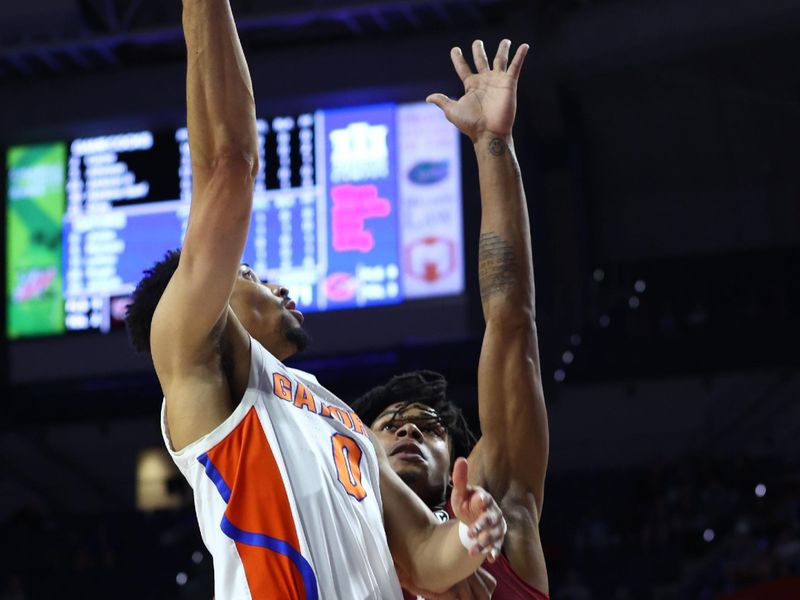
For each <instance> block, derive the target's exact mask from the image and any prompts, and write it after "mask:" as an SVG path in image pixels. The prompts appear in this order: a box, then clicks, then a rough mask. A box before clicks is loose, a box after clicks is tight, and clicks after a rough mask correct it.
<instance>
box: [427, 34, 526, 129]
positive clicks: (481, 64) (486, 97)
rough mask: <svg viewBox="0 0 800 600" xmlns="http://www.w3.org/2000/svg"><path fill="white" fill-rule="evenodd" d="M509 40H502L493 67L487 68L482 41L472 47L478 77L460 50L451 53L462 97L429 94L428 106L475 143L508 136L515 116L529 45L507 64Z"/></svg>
mask: <svg viewBox="0 0 800 600" xmlns="http://www.w3.org/2000/svg"><path fill="white" fill-rule="evenodd" d="M510 48H511V41H510V40H503V41H501V42H500V46H499V48H498V49H497V54H496V55H495V57H494V63H493V64H492V66H491V67H490V66H489V59H488V57H487V56H486V49H485V48H484V47H483V42H482V41H481V40H475V41H474V42H473V43H472V57H473V60H474V61H475V68H476V70H477V73H473V72H472V69H471V68H470V66H469V64H468V63H467V61H466V59H465V58H464V54H463V53H462V52H461V49H460V48H453V49H452V50H451V51H450V58H451V59H452V61H453V66H454V67H455V69H456V73H457V74H458V76H459V77H460V78H461V81H462V82H463V83H464V95H463V96H462V97H461V98H460V99H458V100H451V99H450V98H448V97H447V96H445V95H444V94H431V95H430V96H428V98H427V102H430V103H431V104H435V105H436V106H438V107H439V108H441V109H442V110H443V111H444V114H445V116H446V117H447V120H448V121H450V122H451V123H452V124H453V125H455V126H456V127H458V128H459V129H460V130H461V132H462V133H464V134H466V135H467V136H469V138H470V139H471V140H472V141H473V142H476V141H477V140H478V139H479V138H480V137H481V136H482V135H483V134H489V135H492V136H494V137H499V138H501V139H504V140H505V139H507V138H508V137H509V136H510V135H511V129H512V127H513V125H514V118H515V116H516V113H517V81H518V80H519V74H520V71H521V70H522V64H523V63H524V62H525V56H526V55H527V54H528V49H529V46H528V44H522V45H521V46H520V47H519V48H517V51H516V53H515V54H514V58H513V59H512V61H511V63H510V64H509V62H508V56H509V50H510Z"/></svg>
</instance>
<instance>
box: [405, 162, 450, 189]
mask: <svg viewBox="0 0 800 600" xmlns="http://www.w3.org/2000/svg"><path fill="white" fill-rule="evenodd" d="M449 173H450V163H449V162H448V161H446V160H443V161H440V162H432V161H429V162H421V163H417V164H416V165H414V167H413V168H412V169H411V170H410V171H409V172H408V178H409V180H411V181H412V182H413V183H416V184H417V185H433V184H435V183H439V182H440V181H444V180H445V179H447V176H448V175H449Z"/></svg>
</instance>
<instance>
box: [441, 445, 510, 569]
mask: <svg viewBox="0 0 800 600" xmlns="http://www.w3.org/2000/svg"><path fill="white" fill-rule="evenodd" d="M468 477H469V466H468V465H467V460H466V459H465V458H458V459H456V462H455V465H453V492H452V494H451V496H450V504H451V506H452V507H453V513H454V514H455V516H456V518H457V519H458V520H459V521H461V522H462V523H464V524H466V525H467V526H468V527H469V530H468V533H467V536H468V537H469V538H470V539H471V540H474V541H475V542H476V544H475V545H474V546H473V547H472V548H471V549H470V551H469V553H470V555H471V556H475V555H476V554H479V553H485V554H488V558H489V562H494V561H495V560H496V558H497V555H498V554H499V553H500V548H501V547H502V546H503V540H504V539H505V536H506V531H507V529H508V528H507V526H506V520H505V519H504V518H503V513H502V512H501V511H500V507H499V506H498V505H497V502H495V501H494V498H492V496H491V495H490V494H489V492H487V491H486V490H484V489H483V488H482V487H479V486H471V485H469V484H468V483H467V480H468Z"/></svg>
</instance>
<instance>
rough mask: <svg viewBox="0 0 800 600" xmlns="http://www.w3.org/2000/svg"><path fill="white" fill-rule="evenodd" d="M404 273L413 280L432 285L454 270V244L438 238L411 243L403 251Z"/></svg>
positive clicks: (425, 238) (421, 239) (433, 237)
mask: <svg viewBox="0 0 800 600" xmlns="http://www.w3.org/2000/svg"><path fill="white" fill-rule="evenodd" d="M405 259H406V273H408V274H409V275H410V276H411V277H413V278H415V279H419V280H421V281H425V282H426V283H434V282H436V281H439V280H440V279H444V278H445V277H447V276H448V275H450V274H451V273H452V272H453V271H454V270H455V268H456V243H455V242H454V241H453V240H449V239H446V238H442V237H439V236H435V235H432V236H428V237H424V238H420V239H418V240H416V241H414V242H411V243H410V244H409V245H408V246H406V249H405Z"/></svg>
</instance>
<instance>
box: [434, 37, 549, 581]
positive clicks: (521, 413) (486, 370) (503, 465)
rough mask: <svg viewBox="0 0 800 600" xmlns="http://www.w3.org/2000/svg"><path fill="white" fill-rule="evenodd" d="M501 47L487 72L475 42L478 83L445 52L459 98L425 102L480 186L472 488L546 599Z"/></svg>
mask: <svg viewBox="0 0 800 600" xmlns="http://www.w3.org/2000/svg"><path fill="white" fill-rule="evenodd" d="M510 46H511V42H510V41H508V40H503V41H502V42H501V43H500V47H499V49H498V52H497V55H496V57H495V59H494V63H493V64H492V65H491V66H490V65H489V61H488V58H487V56H486V52H485V50H484V47H483V43H482V42H480V41H476V42H475V43H474V44H473V47H472V50H473V58H474V61H475V66H476V69H477V73H473V72H472V70H471V69H470V67H469V65H468V64H467V62H466V60H465V59H464V56H463V54H462V53H461V51H460V50H459V49H458V48H454V49H453V50H452V52H451V58H452V60H453V64H454V66H455V69H456V72H457V73H458V75H459V77H460V78H461V80H462V81H463V83H464V89H465V93H464V96H463V97H462V98H461V99H459V100H458V101H453V100H450V99H448V98H447V97H445V96H443V95H441V94H435V95H433V96H431V97H429V99H428V100H429V101H430V102H433V103H435V104H436V105H438V106H439V107H440V108H442V109H443V110H444V112H445V115H446V116H447V118H448V119H449V120H450V121H451V122H452V123H454V124H455V125H456V126H457V127H458V128H459V129H460V130H461V131H462V132H463V133H465V134H466V135H468V136H469V138H470V139H471V140H472V143H473V144H474V147H475V155H476V157H477V160H478V169H479V176H480V190H481V229H480V247H479V253H478V260H479V268H478V276H479V279H480V292H481V303H482V306H483V314H484V318H485V320H486V331H485V334H484V338H483V346H482V348H481V356H480V363H479V366H478V407H479V416H480V423H481V431H482V438H481V439H480V441H479V442H478V445H477V446H476V449H475V451H474V452H473V455H472V456H471V457H470V458H471V463H472V464H473V465H474V467H475V470H474V472H473V478H472V480H473V481H475V482H476V483H479V484H481V485H485V487H486V488H487V489H488V490H489V492H490V493H491V494H492V495H493V496H494V497H495V498H496V499H497V500H498V502H499V503H500V506H501V508H502V509H503V512H504V514H505V516H506V518H507V519H508V523H509V534H508V537H507V540H506V545H505V546H504V549H503V550H504V553H505V554H506V555H507V556H508V558H509V560H510V562H511V564H512V566H513V567H514V568H515V570H516V571H517V573H518V574H519V575H520V576H522V577H523V578H524V579H526V580H527V581H529V582H530V583H532V584H533V585H535V586H537V587H539V588H540V589H545V588H546V585H547V581H546V573H545V570H544V559H543V556H542V552H541V544H540V542H539V538H538V522H539V515H540V514H541V509H542V502H543V497H544V477H545V471H546V469H547V459H548V428H547V413H546V410H545V405H544V396H543V392H542V384H541V370H540V366H539V350H538V341H537V335H536V322H535V298H534V283H533V259H532V251H531V234H530V228H529V224H528V223H529V222H528V210H527V204H526V200H525V191H524V189H523V184H522V177H521V174H520V169H519V164H518V162H517V158H516V154H515V151H514V142H513V139H512V127H513V124H514V119H515V116H516V103H517V98H516V96H517V81H518V78H519V74H520V71H521V69H522V64H523V62H524V60H525V56H526V54H527V51H528V46H527V45H522V46H520V47H519V49H518V50H517V52H516V54H515V55H514V58H513V60H512V61H511V63H510V64H509V62H508V59H509V49H510Z"/></svg>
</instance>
